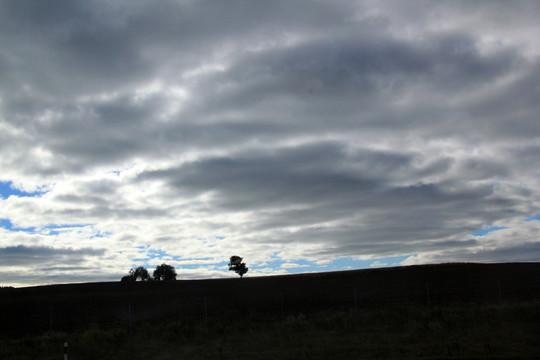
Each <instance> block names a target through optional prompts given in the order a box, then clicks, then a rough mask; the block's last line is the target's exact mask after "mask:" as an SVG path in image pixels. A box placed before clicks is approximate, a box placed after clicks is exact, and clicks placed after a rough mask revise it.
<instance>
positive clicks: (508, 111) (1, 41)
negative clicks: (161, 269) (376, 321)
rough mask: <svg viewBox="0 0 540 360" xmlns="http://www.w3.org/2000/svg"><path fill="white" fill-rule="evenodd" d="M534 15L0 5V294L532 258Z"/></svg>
mask: <svg viewBox="0 0 540 360" xmlns="http://www.w3.org/2000/svg"><path fill="white" fill-rule="evenodd" d="M539 17H540V3H539V2H537V1H511V2H509V1H461V2H460V1H413V0H411V1H401V0H396V1H384V2H379V1H333V0H328V1H324V0H318V1H315V0H310V1H304V0H295V1H289V0H283V1H278V0H271V1H247V0H245V1H239V0H238V1H235V0H230V1H204V0H200V1H199V0H186V1H181V0H178V1H173V0H163V1H149V0H148V1H147V0H129V1H127V0H126V1H104V0H103V1H100V0H91V1H67V0H66V1H38V0H35V1H24V2H23V1H2V2H1V3H0V49H2V50H1V51H0V285H3V286H6V285H12V286H28V285H36V284H52V283H66V282H81V281H111V280H119V279H120V277H121V276H122V275H125V274H127V272H128V271H129V269H130V268H132V267H135V266H139V265H143V266H146V267H147V268H149V269H150V270H152V268H155V266H156V265H158V264H161V263H163V262H165V263H168V264H171V265H173V266H174V267H175V268H176V269H177V272H178V274H179V278H183V279H192V278H208V277H231V276H235V275H234V274H231V273H230V272H228V271H227V266H226V264H227V262H228V259H229V257H230V256H231V255H240V256H242V257H244V261H245V262H246V263H247V265H248V267H249V268H250V271H249V273H248V274H247V275H246V276H256V275H264V274H282V273H298V272H309V271H329V270H340V269H356V268H369V267H376V266H395V265H408V264H418V263H440V262H451V261H478V262H506V261H538V260H539V259H540V242H539V233H540V216H539V215H540V195H539V193H538V189H539V188H540V37H539V36H538V35H539V34H540V23H539V22H538V19H539Z"/></svg>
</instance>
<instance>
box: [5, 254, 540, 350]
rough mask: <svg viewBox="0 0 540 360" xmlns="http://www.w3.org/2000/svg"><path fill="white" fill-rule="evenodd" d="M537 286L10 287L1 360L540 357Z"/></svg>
mask: <svg viewBox="0 0 540 360" xmlns="http://www.w3.org/2000/svg"><path fill="white" fill-rule="evenodd" d="M539 285H540V264H536V263H535V264H490V265H479V264H447V265H432V266H414V267H403V268H391V269H377V270H360V271H347V272H336V273H324V274H305V275H294V276H277V277H264V278H244V279H226V280H199V281H177V282H173V283H149V284H143V283H136V284H125V283H100V284H77V285H57V286H47V287H34V288H21V289H2V291H0V296H1V300H0V306H1V309H2V310H1V312H0V320H1V321H2V336H1V337H0V359H61V358H62V354H63V348H62V344H63V343H64V341H68V342H69V344H70V359H75V360H77V359H188V358H189V359H218V360H220V359H238V358H244V359H276V358H278V359H372V358H373V359H378V358H426V359H440V358H482V359H483V358H485V359H488V358H523V359H527V358H535V357H536V358H538V357H540V340H539V339H540V336H539V335H538V334H540V301H539V300H540V296H539V293H540V286H539ZM10 306H11V310H9V309H10V308H9V307H10ZM25 309H26V312H24V310H25Z"/></svg>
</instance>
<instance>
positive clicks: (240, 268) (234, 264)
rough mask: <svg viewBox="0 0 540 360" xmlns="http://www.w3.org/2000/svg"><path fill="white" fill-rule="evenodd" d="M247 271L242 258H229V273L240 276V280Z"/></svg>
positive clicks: (235, 256)
mask: <svg viewBox="0 0 540 360" xmlns="http://www.w3.org/2000/svg"><path fill="white" fill-rule="evenodd" d="M248 270H249V269H248V268H247V266H246V263H243V262H242V258H241V257H240V256H237V255H234V256H231V262H229V271H234V272H235V273H237V274H238V275H240V278H242V276H244V274H245V273H247V272H248Z"/></svg>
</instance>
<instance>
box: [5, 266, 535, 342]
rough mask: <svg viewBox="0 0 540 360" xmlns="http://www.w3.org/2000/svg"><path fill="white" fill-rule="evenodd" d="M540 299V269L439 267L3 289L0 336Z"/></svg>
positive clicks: (527, 267)
mask: <svg viewBox="0 0 540 360" xmlns="http://www.w3.org/2000/svg"><path fill="white" fill-rule="evenodd" d="M539 299H540V263H506V264H474V263H457V264H440V265H418V266H407V267H395V268H379V269H367V270H351V271H339V272H327V273H311V274H298V275H282V276H268V277H246V278H243V279H240V278H231V279H209V280H177V281H174V282H137V283H121V282H106V283H85V284H66V285H51V286H37V287H28V288H16V289H0V322H1V323H2V324H3V326H2V328H1V332H0V336H20V335H28V334H42V333H44V332H46V331H65V332H71V331H75V330H77V329H84V328H87V327H88V326H89V325H90V324H93V325H97V326H99V327H100V328H103V329H107V328H126V327H129V326H132V325H133V324H136V323H141V322H159V321H164V320H170V319H177V320H186V321H187V320H201V321H212V320H214V319H216V320H219V321H224V320H226V319H230V318H236V317H239V316H241V317H247V316H255V315H257V316H259V315H260V316H268V317H273V318H276V319H280V318H286V317H288V316H294V315H297V314H312V313H317V312H321V311H328V310H350V309H369V308H374V307H381V306H383V305H389V304H399V305H415V306H426V307H429V306H440V305H452V304H465V303H474V304H503V303H504V304H509V303H517V302H524V301H537V300H539Z"/></svg>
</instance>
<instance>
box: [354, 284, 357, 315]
mask: <svg viewBox="0 0 540 360" xmlns="http://www.w3.org/2000/svg"><path fill="white" fill-rule="evenodd" d="M354 308H355V309H356V312H358V300H357V299H356V288H354Z"/></svg>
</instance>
